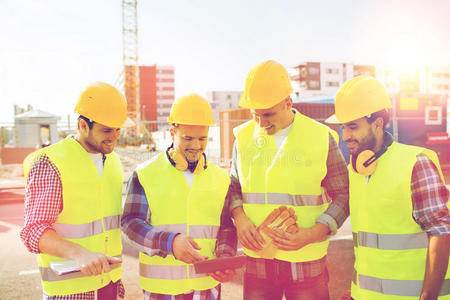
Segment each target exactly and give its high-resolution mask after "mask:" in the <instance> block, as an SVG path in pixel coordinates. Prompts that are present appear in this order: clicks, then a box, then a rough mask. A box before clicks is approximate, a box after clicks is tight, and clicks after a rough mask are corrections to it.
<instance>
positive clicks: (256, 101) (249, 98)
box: [239, 60, 292, 109]
mask: <svg viewBox="0 0 450 300" xmlns="http://www.w3.org/2000/svg"><path fill="white" fill-rule="evenodd" d="M291 93H292V86H291V81H290V80H289V75H288V73H287V71H286V69H285V68H284V67H283V66H282V65H280V64H279V63H277V62H276V61H273V60H268V61H265V62H263V63H260V64H259V65H257V66H255V67H253V68H252V69H251V70H250V72H248V75H247V79H246V80H245V90H244V92H243V93H242V95H241V99H240V100H239V106H241V107H244V108H250V109H266V108H270V107H272V106H274V105H276V104H278V103H280V102H281V101H283V100H284V99H286V98H287V97H288V96H289V95H290V94H291Z"/></svg>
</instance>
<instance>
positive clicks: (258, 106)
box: [239, 93, 291, 109]
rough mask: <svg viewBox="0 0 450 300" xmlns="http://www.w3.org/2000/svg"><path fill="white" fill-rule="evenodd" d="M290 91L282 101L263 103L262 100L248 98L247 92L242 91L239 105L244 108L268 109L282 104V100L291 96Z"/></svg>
mask: <svg viewBox="0 0 450 300" xmlns="http://www.w3.org/2000/svg"><path fill="white" fill-rule="evenodd" d="M290 95H291V94H290V93H289V94H288V95H287V96H286V97H283V99H281V100H280V101H278V102H276V103H261V102H255V101H253V102H250V101H248V100H247V99H248V98H247V95H246V94H245V93H242V95H241V98H240V99H239V106H240V107H242V108H248V109H268V108H272V107H274V106H275V105H278V104H280V103H281V102H282V101H284V100H285V99H286V98H287V97H290Z"/></svg>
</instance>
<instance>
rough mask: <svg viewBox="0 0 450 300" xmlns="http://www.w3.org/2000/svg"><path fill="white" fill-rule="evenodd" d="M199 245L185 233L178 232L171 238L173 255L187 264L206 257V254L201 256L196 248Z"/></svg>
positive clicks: (198, 247) (198, 248)
mask: <svg viewBox="0 0 450 300" xmlns="http://www.w3.org/2000/svg"><path fill="white" fill-rule="evenodd" d="M200 249H201V248H200V246H199V245H197V243H196V242H195V241H194V240H193V239H192V238H191V237H190V236H187V235H185V234H178V235H177V236H176V237H175V238H174V239H173V245H172V252H173V256H174V257H175V258H176V259H178V260H181V261H182V262H185V263H187V264H193V263H195V262H197V261H202V260H206V259H208V257H207V256H202V255H201V254H200V253H199V252H198V251H197V250H200Z"/></svg>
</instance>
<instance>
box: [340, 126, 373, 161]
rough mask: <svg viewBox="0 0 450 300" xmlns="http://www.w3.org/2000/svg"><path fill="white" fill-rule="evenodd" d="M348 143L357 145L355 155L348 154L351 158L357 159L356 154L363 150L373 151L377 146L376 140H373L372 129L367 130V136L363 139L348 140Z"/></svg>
mask: <svg viewBox="0 0 450 300" xmlns="http://www.w3.org/2000/svg"><path fill="white" fill-rule="evenodd" d="M346 142H347V141H346ZM348 142H354V143H357V144H358V149H357V150H356V151H355V153H350V154H351V155H352V156H354V157H357V156H358V154H359V153H361V152H363V151H364V150H372V151H373V150H374V149H375V146H376V144H377V139H376V138H375V134H374V133H373V131H372V129H369V132H368V133H367V135H366V136H365V137H363V138H361V140H360V141H358V140H348Z"/></svg>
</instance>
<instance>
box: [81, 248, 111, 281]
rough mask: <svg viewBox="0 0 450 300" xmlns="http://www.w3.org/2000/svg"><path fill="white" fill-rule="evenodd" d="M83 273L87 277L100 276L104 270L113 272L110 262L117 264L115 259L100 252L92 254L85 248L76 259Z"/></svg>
mask: <svg viewBox="0 0 450 300" xmlns="http://www.w3.org/2000/svg"><path fill="white" fill-rule="evenodd" d="M75 261H76V262H77V263H78V266H79V267H80V270H81V272H82V273H83V274H84V275H86V276H95V275H100V274H101V273H102V270H103V271H104V272H109V271H110V270H111V268H110V266H109V261H111V262H112V263H117V261H116V259H115V258H111V257H107V256H105V255H103V253H100V252H91V251H88V250H86V249H85V248H80V252H79V253H78V255H77V256H76V257H75Z"/></svg>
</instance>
